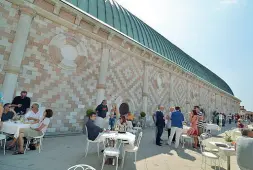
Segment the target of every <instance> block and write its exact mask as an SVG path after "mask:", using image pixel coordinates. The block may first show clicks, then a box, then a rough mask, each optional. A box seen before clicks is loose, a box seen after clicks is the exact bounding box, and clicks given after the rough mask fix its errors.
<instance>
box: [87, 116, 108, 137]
mask: <svg viewBox="0 0 253 170" xmlns="http://www.w3.org/2000/svg"><path fill="white" fill-rule="evenodd" d="M96 117H97V115H96V113H95V112H92V113H91V114H90V116H89V120H88V121H87V123H86V127H87V131H88V139H89V140H92V141H94V140H95V139H96V138H97V137H98V135H99V133H101V132H103V131H104V129H102V128H100V127H98V126H96V125H95V124H94V121H95V120H96Z"/></svg>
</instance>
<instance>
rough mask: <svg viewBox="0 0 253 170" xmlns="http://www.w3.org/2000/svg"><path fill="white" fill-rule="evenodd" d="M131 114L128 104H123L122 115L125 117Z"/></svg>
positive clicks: (120, 108) (120, 111)
mask: <svg viewBox="0 0 253 170" xmlns="http://www.w3.org/2000/svg"><path fill="white" fill-rule="evenodd" d="M128 112H129V106H128V104H127V103H122V104H121V105H120V107H119V113H120V115H125V114H127V113H128Z"/></svg>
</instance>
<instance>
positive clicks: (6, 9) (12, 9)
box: [0, 1, 19, 89]
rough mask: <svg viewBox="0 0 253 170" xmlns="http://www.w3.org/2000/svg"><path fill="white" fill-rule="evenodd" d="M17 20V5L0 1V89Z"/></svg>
mask: <svg viewBox="0 0 253 170" xmlns="http://www.w3.org/2000/svg"><path fill="white" fill-rule="evenodd" d="M18 20H19V14H18V10H17V6H16V5H13V4H11V3H10V2H8V1H0V89H1V87H2V84H3V81H4V75H5V72H4V68H5V66H6V64H7V63H8V60H9V56H10V53H11V47H12V43H13V40H14V37H15V31H16V28H17V23H18Z"/></svg>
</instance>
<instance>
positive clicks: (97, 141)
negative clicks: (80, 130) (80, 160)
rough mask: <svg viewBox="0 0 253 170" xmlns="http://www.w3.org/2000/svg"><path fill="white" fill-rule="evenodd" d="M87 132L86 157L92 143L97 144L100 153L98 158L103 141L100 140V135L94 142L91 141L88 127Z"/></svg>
mask: <svg viewBox="0 0 253 170" xmlns="http://www.w3.org/2000/svg"><path fill="white" fill-rule="evenodd" d="M85 130H86V141H87V144H86V153H85V157H86V156H87V154H88V151H89V144H90V143H97V151H98V157H99V145H100V143H101V142H103V143H104V141H103V140H101V139H100V136H99V135H98V137H97V138H96V139H95V140H94V141H93V140H89V138H88V133H89V132H88V130H87V126H86V125H85Z"/></svg>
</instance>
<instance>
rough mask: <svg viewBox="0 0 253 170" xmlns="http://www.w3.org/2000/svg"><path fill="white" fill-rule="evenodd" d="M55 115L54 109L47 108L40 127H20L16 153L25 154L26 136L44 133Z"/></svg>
mask: <svg viewBox="0 0 253 170" xmlns="http://www.w3.org/2000/svg"><path fill="white" fill-rule="evenodd" d="M52 116H53V111H52V110H51V109H46V110H45V112H44V114H43V118H42V119H41V120H40V121H39V126H38V128H32V127H31V128H30V129H29V128H27V129H20V131H19V137H18V144H19V148H18V151H17V152H14V153H13V154H14V155H17V154H24V139H23V138H24V137H31V138H33V137H37V136H41V135H43V133H45V132H46V130H47V127H48V125H49V123H50V118H51V117H52Z"/></svg>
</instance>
